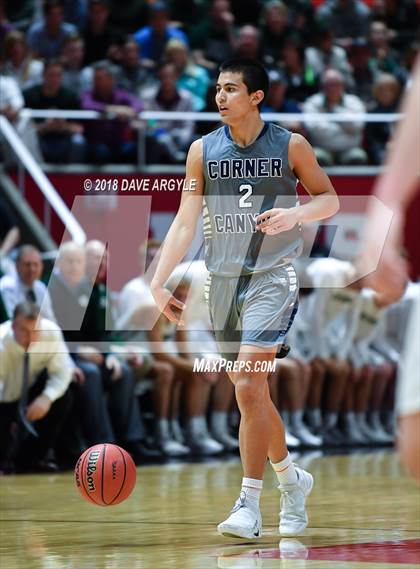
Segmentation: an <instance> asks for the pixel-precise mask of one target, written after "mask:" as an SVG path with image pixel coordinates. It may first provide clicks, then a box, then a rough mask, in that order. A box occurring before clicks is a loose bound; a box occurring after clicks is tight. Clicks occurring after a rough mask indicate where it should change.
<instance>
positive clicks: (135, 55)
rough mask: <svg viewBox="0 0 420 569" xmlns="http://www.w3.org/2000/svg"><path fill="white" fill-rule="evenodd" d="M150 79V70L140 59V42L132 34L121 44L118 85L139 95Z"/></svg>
mask: <svg viewBox="0 0 420 569" xmlns="http://www.w3.org/2000/svg"><path fill="white" fill-rule="evenodd" d="M149 79H150V71H149V69H148V68H147V67H146V66H145V65H143V63H142V60H141V59H140V49H139V46H138V43H137V42H136V40H135V39H134V38H133V37H132V36H127V38H126V39H125V41H124V44H123V45H122V46H121V61H120V64H119V65H118V71H117V77H116V81H117V85H118V87H119V88H120V89H125V90H126V91H129V92H130V93H133V94H135V95H137V96H138V97H139V96H140V94H141V91H142V89H144V88H145V87H146V85H147V83H148V81H149Z"/></svg>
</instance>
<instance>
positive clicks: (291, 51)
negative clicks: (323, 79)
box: [282, 38, 319, 103]
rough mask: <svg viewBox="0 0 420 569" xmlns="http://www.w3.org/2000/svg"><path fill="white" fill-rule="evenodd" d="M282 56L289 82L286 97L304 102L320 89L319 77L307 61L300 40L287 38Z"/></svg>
mask: <svg viewBox="0 0 420 569" xmlns="http://www.w3.org/2000/svg"><path fill="white" fill-rule="evenodd" d="M282 56H283V69H284V74H285V78H286V82H287V90H286V97H287V98H288V99H290V100H292V101H295V102H297V103H303V101H304V100H305V99H307V98H308V97H309V96H310V95H313V94H315V93H316V92H317V91H318V86H319V80H318V77H317V76H316V75H315V73H314V72H313V70H312V68H311V67H310V66H309V65H307V64H306V62H305V49H304V47H303V44H302V43H301V42H300V40H298V39H296V38H289V39H287V40H286V41H285V42H284V45H283V51H282Z"/></svg>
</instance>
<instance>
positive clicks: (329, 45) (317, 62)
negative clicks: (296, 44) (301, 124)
mask: <svg viewBox="0 0 420 569" xmlns="http://www.w3.org/2000/svg"><path fill="white" fill-rule="evenodd" d="M305 60H306V65H307V66H308V67H310V68H311V69H312V71H313V72H314V73H315V75H317V76H318V77H321V75H322V74H323V73H324V72H325V71H326V70H327V69H336V70H337V71H340V73H342V74H343V75H344V77H345V79H346V85H347V88H352V87H353V84H354V81H353V77H352V69H351V66H350V63H349V61H348V59H347V54H346V50H345V49H344V48H342V47H341V46H339V45H337V44H336V43H335V32H334V30H333V29H331V28H327V27H326V26H325V25H324V24H322V23H319V24H318V25H317V28H316V32H315V34H314V45H313V46H308V47H307V48H306V49H305Z"/></svg>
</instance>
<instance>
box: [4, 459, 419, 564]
mask: <svg viewBox="0 0 420 569" xmlns="http://www.w3.org/2000/svg"><path fill="white" fill-rule="evenodd" d="M297 462H298V463H300V464H301V465H302V466H303V467H306V468H308V469H310V471H311V472H312V473H313V474H314V476H315V487H314V491H313V494H312V496H311V497H310V499H309V513H310V527H309V528H308V530H307V531H306V534H305V535H304V536H302V537H299V539H281V540H280V537H279V536H278V534H277V515H278V491H277V490H276V489H275V481H274V476H273V474H272V473H271V471H270V470H269V469H268V468H267V471H266V477H265V481H264V493H263V498H262V511H263V519H264V535H263V537H262V538H261V539H260V540H258V541H257V542H252V543H249V542H248V543H247V542H242V541H241V540H234V539H226V538H222V537H221V536H219V535H218V534H217V533H216V531H215V526H216V524H217V523H218V522H219V521H221V520H222V519H224V517H225V515H226V514H227V513H228V511H229V510H230V508H231V506H232V504H233V501H234V499H235V498H236V495H237V492H238V484H239V482H240V478H241V470H240V464H239V462H238V460H237V459H232V460H230V461H222V460H219V461H215V462H209V463H205V464H186V465H184V464H172V465H166V466H150V467H142V468H139V469H138V481H137V486H136V488H135V490H134V493H133V494H132V495H131V497H130V498H129V499H128V500H127V501H126V502H125V503H123V504H121V505H118V506H113V507H108V508H101V507H97V506H93V505H90V504H89V503H87V502H85V501H84V500H82V498H81V497H80V496H79V495H78V493H77V491H76V489H75V487H74V485H73V479H72V475H71V474H70V473H64V474H59V475H54V476H49V475H37V476H29V475H27V476H24V475H21V476H5V477H2V478H0V567H1V569H17V568H19V569H35V568H36V569H91V568H92V569H169V568H178V567H179V568H185V569H207V568H217V567H221V568H234V569H253V568H263V569H269V568H270V569H273V568H276V569H285V568H287V569H399V568H403V567H404V568H411V569H414V568H415V567H420V539H419V538H420V522H419V520H420V487H419V486H417V485H416V484H415V483H414V482H412V481H411V480H409V479H408V478H407V477H406V476H405V475H404V474H403V473H402V471H401V469H400V467H399V464H398V460H397V458H396V455H395V453H394V452H392V451H381V452H366V453H363V454H361V453H358V454H352V455H348V456H344V455H337V456H319V453H315V454H314V453H312V454H310V455H305V456H303V457H301V458H299V459H298V460H297Z"/></svg>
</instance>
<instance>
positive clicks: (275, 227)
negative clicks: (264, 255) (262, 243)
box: [256, 207, 299, 235]
mask: <svg viewBox="0 0 420 569" xmlns="http://www.w3.org/2000/svg"><path fill="white" fill-rule="evenodd" d="M256 221H257V225H256V229H257V230H259V231H262V232H263V233H266V234H267V235H276V234H277V233H281V232H282V231H289V229H293V227H294V226H295V225H296V224H297V223H299V218H298V213H297V208H295V207H292V208H281V207H275V208H273V209H269V210H267V211H265V212H264V213H260V215H258V216H257V218H256Z"/></svg>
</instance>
